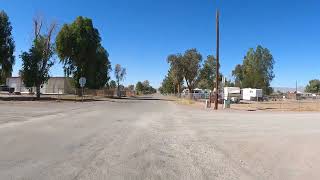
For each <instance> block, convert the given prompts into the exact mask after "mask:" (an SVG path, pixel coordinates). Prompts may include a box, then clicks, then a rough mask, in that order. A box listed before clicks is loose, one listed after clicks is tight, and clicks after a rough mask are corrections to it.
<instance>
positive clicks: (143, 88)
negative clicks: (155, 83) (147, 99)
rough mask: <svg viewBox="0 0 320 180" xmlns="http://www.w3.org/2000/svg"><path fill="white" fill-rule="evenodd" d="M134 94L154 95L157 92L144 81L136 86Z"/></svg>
mask: <svg viewBox="0 0 320 180" xmlns="http://www.w3.org/2000/svg"><path fill="white" fill-rule="evenodd" d="M136 92H137V93H138V94H154V93H156V92H157V90H156V89H155V88H153V87H152V86H151V85H150V82H149V81H148V80H145V81H143V82H140V81H139V82H138V83H137V84H136Z"/></svg>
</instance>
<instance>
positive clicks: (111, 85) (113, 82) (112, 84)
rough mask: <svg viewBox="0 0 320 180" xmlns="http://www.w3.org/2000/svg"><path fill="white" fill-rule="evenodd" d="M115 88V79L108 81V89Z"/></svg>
mask: <svg viewBox="0 0 320 180" xmlns="http://www.w3.org/2000/svg"><path fill="white" fill-rule="evenodd" d="M116 88H117V83H116V81H114V80H112V81H110V89H116Z"/></svg>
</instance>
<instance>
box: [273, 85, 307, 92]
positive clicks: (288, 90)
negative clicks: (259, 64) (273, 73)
mask: <svg viewBox="0 0 320 180" xmlns="http://www.w3.org/2000/svg"><path fill="white" fill-rule="evenodd" d="M272 88H273V90H274V92H277V91H280V92H282V93H287V92H294V91H296V88H290V87H272ZM304 89H305V87H303V86H299V87H298V91H300V92H304Z"/></svg>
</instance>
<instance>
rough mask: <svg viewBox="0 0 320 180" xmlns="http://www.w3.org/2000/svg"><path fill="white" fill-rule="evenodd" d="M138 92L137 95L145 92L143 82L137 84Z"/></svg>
mask: <svg viewBox="0 0 320 180" xmlns="http://www.w3.org/2000/svg"><path fill="white" fill-rule="evenodd" d="M136 91H137V93H138V94H142V92H143V85H142V82H140V81H139V82H137V84H136Z"/></svg>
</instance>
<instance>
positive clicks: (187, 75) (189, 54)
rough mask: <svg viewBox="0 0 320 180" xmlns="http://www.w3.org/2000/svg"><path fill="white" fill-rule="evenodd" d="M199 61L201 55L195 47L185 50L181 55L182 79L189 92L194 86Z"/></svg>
mask: <svg viewBox="0 0 320 180" xmlns="http://www.w3.org/2000/svg"><path fill="white" fill-rule="evenodd" d="M201 61H202V56H201V54H200V53H199V52H198V51H197V50H196V49H190V50H187V51H186V52H185V53H184V55H183V72H184V79H185V81H186V84H187V86H188V89H189V91H190V92H192V89H194V88H195V85H196V82H197V77H198V75H199V70H200V63H201Z"/></svg>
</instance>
